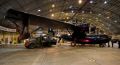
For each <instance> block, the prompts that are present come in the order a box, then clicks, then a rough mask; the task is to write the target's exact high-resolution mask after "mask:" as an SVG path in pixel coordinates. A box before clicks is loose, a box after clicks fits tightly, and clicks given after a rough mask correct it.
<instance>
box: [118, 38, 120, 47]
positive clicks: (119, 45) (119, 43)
mask: <svg viewBox="0 0 120 65" xmlns="http://www.w3.org/2000/svg"><path fill="white" fill-rule="evenodd" d="M118 48H120V40H119V41H118Z"/></svg>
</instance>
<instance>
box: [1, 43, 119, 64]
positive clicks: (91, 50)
mask: <svg viewBox="0 0 120 65" xmlns="http://www.w3.org/2000/svg"><path fill="white" fill-rule="evenodd" d="M9 50H15V51H9V52H8V49H7V52H3V53H0V65H120V49H118V48H108V47H104V48H99V47H88V46H86V47H70V46H68V45H66V46H65V45H63V46H60V47H52V48H44V49H25V48H19V49H16V48H13V49H9ZM0 51H1V50H0ZM4 51H6V50H4Z"/></svg>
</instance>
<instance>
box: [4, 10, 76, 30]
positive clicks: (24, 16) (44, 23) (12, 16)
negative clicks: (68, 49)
mask: <svg viewBox="0 0 120 65" xmlns="http://www.w3.org/2000/svg"><path fill="white" fill-rule="evenodd" d="M6 18H7V19H9V20H16V21H14V22H13V23H22V24H23V25H24V24H25V25H27V24H28V25H38V26H40V27H43V28H57V29H66V28H69V29H71V28H72V27H74V25H72V24H68V23H64V22H60V21H56V20H53V19H48V18H45V17H41V16H36V15H32V14H28V13H24V12H20V11H16V10H13V9H9V10H8V11H7V15H6Z"/></svg>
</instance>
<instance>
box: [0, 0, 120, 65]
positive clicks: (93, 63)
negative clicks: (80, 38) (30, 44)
mask: <svg viewBox="0 0 120 65" xmlns="http://www.w3.org/2000/svg"><path fill="white" fill-rule="evenodd" d="M9 9H13V10H15V11H18V12H22V13H23V14H30V16H35V17H43V18H46V19H48V22H47V23H46V24H45V25H51V23H49V19H50V20H53V21H54V20H55V21H57V22H61V23H65V24H68V25H66V26H69V25H71V26H78V25H81V24H86V25H88V26H89V28H88V29H85V30H87V33H86V34H87V35H108V36H109V37H110V38H111V39H112V40H113V42H114V41H116V40H117V42H115V44H114V47H111V46H113V43H112V41H111V40H110V41H109V42H108V43H110V47H109V44H107V45H106V46H104V47H102V48H101V47H99V45H90V44H86V45H84V44H83V45H82V44H81V46H80V47H79V44H78V46H76V47H71V46H70V44H71V42H69V41H66V40H64V39H62V40H60V36H61V35H63V34H67V35H71V33H73V31H72V30H70V29H69V30H68V29H65V30H63V29H61V28H59V29H57V27H54V26H53V27H54V29H53V31H54V32H55V36H54V37H53V36H52V35H51V34H49V29H51V28H49V27H48V28H47V27H42V28H41V23H39V24H38V23H35V22H34V21H32V23H33V24H34V23H35V24H38V25H32V24H28V29H29V30H28V31H29V32H30V33H31V37H32V36H33V37H39V36H40V35H50V38H51V37H52V38H54V39H55V40H56V41H57V43H56V45H55V46H54V45H53V48H45V49H41V48H40V49H39V48H37V49H32V50H28V49H26V48H25V47H24V44H25V42H27V41H28V39H24V40H22V41H19V40H18V37H19V35H20V33H19V32H18V28H19V27H20V30H21V29H23V28H22V26H23V24H24V23H23V22H22V21H21V20H11V19H7V18H6V16H7V14H8V13H7V12H8V10H9ZM18 16H19V15H18ZM23 18H24V17H23ZM14 21H17V23H14ZM41 21H42V22H43V23H44V21H46V20H41ZM28 22H29V23H30V22H31V21H29V20H28ZM16 25H18V26H19V27H17V26H16ZM56 25H59V26H58V27H62V26H65V25H64V24H63V25H60V24H59V23H58V24H56ZM44 28H47V30H46V29H45V30H44ZM45 38H46V37H45ZM49 40H51V39H49ZM59 41H60V42H59ZM73 42H74V41H73ZM36 43H37V42H36ZM119 48H120V0H0V55H1V56H0V58H1V59H2V60H0V64H2V65H13V64H15V65H16V63H17V62H18V63H20V65H27V64H29V65H31V63H28V61H27V60H28V59H29V61H31V62H33V63H32V65H80V64H82V65H120V62H119V61H120V52H119V51H120V50H119ZM6 49H7V50H6ZM21 50H22V51H21ZM23 50H24V51H23ZM19 51H20V52H19ZM35 51H36V52H35ZM40 51H41V53H40ZM84 51H85V52H84ZM90 51H91V52H90ZM9 52H11V53H9ZM14 52H16V53H14ZM33 52H34V53H36V56H34V53H33ZM77 52H78V53H77ZM80 52H81V53H80ZM22 53H24V54H23V55H22ZM29 53H30V54H29ZM7 54H8V56H9V57H10V56H11V57H10V59H11V60H10V59H9V58H7V57H6V56H7ZM14 54H15V55H16V54H17V55H16V56H14ZM20 54H21V55H20ZM25 54H26V55H25ZM39 54H41V56H40V55H39ZM52 54H53V55H54V56H52ZM69 54H70V55H69ZM89 54H90V55H89ZM92 54H93V55H92ZM105 54H107V55H108V56H106V55H105ZM79 55H81V56H80V57H78V56H79ZM17 56H18V57H17ZM20 56H22V57H21V58H20V59H18V58H19V57H20ZM25 56H26V57H25ZM31 56H32V58H33V59H35V60H33V59H32V58H30V57H31ZM82 56H83V57H82ZM101 56H103V57H105V59H104V58H101ZM3 57H5V59H4V58H3ZM12 57H13V59H12ZM27 57H29V58H27ZM52 57H53V58H52ZM72 57H75V58H76V59H72ZM22 58H24V59H25V61H23V60H22ZM40 58H41V59H40ZM51 58H52V59H51ZM15 59H17V60H16V61H17V62H14V61H15ZM69 59H71V60H69ZM9 60H10V61H11V62H9ZM49 60H50V61H49ZM79 60H80V62H78V61H79ZM72 61H73V63H71V62H72ZM18 65H19V64H18Z"/></svg>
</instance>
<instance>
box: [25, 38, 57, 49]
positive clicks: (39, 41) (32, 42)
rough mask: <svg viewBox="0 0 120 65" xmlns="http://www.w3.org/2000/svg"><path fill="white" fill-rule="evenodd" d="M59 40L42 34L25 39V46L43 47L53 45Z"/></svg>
mask: <svg viewBox="0 0 120 65" xmlns="http://www.w3.org/2000/svg"><path fill="white" fill-rule="evenodd" d="M56 42H57V40H56V39H54V38H51V37H47V36H41V37H37V38H29V39H26V40H25V47H26V48H29V49H31V48H42V47H51V46H52V45H55V44H56Z"/></svg>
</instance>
